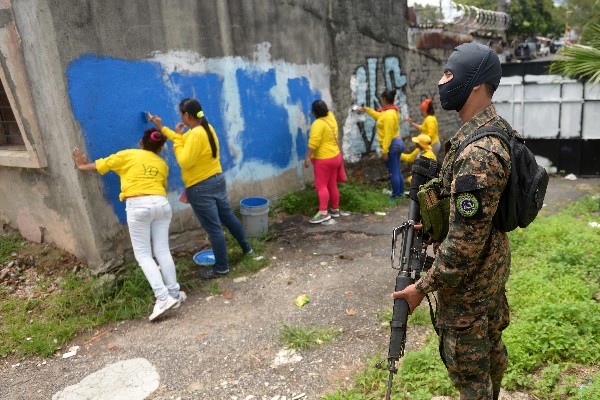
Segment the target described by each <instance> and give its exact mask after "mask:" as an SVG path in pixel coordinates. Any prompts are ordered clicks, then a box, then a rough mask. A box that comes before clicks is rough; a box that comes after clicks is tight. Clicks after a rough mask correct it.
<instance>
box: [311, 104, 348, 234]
mask: <svg viewBox="0 0 600 400" xmlns="http://www.w3.org/2000/svg"><path fill="white" fill-rule="evenodd" d="M312 113H313V115H314V116H315V118H316V119H315V121H314V122H313V123H312V125H311V127H310V134H309V139H308V150H307V151H306V157H305V158H304V167H305V168H308V163H309V162H312V164H313V167H314V174H315V189H317V194H318V196H319V211H318V212H317V214H315V216H314V217H313V218H312V219H311V220H310V221H309V222H310V223H311V224H318V223H321V222H323V221H328V220H330V219H331V217H335V218H337V217H339V216H341V214H340V192H339V190H338V187H337V178H338V171H339V169H340V168H342V167H343V164H342V163H343V161H342V152H341V151H340V146H339V144H338V124H337V122H336V120H335V116H334V115H333V113H332V112H331V111H329V108H328V107H327V104H326V103H325V102H324V101H323V100H316V101H314V102H313V103H312ZM330 198H331V212H328V211H327V206H328V205H329V200H330Z"/></svg>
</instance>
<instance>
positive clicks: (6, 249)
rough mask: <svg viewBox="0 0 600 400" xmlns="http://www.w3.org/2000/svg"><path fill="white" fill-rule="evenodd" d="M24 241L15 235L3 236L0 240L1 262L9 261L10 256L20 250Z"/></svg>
mask: <svg viewBox="0 0 600 400" xmlns="http://www.w3.org/2000/svg"><path fill="white" fill-rule="evenodd" d="M22 240H23V238H21V237H20V236H19V235H16V234H14V233H12V234H9V235H6V236H2V237H1V238H0V262H5V261H7V260H9V259H10V255H11V254H12V253H13V252H14V251H15V250H17V249H18V248H19V244H20V242H21V241H22Z"/></svg>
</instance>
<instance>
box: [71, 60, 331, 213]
mask: <svg viewBox="0 0 600 400" xmlns="http://www.w3.org/2000/svg"><path fill="white" fill-rule="evenodd" d="M235 76H236V79H237V85H238V87H237V90H238V94H239V98H240V107H241V110H240V111H239V113H240V114H241V115H242V118H243V121H244V122H243V131H242V132H239V136H238V139H237V140H238V141H239V143H238V145H239V146H240V148H241V150H242V151H241V154H239V155H238V156H237V158H236V159H234V157H233V156H232V154H231V152H230V150H229V138H228V136H227V132H225V129H224V126H225V122H224V117H225V113H226V112H227V111H226V110H228V108H229V103H228V99H227V98H223V97H224V91H223V77H222V76H221V75H220V74H218V73H211V72H204V73H180V72H173V73H169V74H166V72H165V70H164V69H163V68H162V66H161V64H160V63H158V62H154V61H127V60H120V59H115V58H110V57H97V56H94V55H85V56H82V57H80V58H79V59H77V60H74V61H73V62H72V63H71V65H70V66H69V68H68V69H67V80H68V85H69V89H68V90H69V97H70V100H71V105H72V108H73V113H74V116H75V118H76V120H77V121H78V122H79V124H80V127H81V130H82V133H83V136H84V140H85V144H86V151H87V153H88V156H89V158H90V160H96V159H98V158H102V157H106V156H108V155H110V154H114V153H116V152H118V151H120V150H123V149H127V148H137V147H138V142H139V139H140V138H141V137H142V134H143V131H144V129H147V128H149V127H152V126H153V124H151V123H147V122H144V121H143V120H142V118H141V115H140V114H141V112H143V111H150V112H151V113H152V114H156V115H159V116H160V117H162V119H163V124H164V125H166V126H169V127H171V128H174V126H175V125H176V124H177V123H178V122H180V117H179V110H178V105H179V101H180V100H181V99H183V98H186V97H196V98H198V99H199V100H200V102H201V104H202V106H203V108H204V111H205V114H206V116H207V119H208V120H209V122H210V124H211V125H212V126H213V127H214V128H215V130H216V132H217V135H218V137H219V142H220V146H221V164H222V166H223V169H224V171H227V170H229V169H231V168H233V167H234V166H236V165H237V166H239V167H240V168H242V169H243V164H244V163H245V162H250V161H258V162H261V163H264V164H265V165H266V166H267V167H270V168H273V171H274V172H273V174H274V175H275V174H277V173H281V172H282V171H283V170H284V169H286V168H288V166H289V165H290V161H291V159H292V158H296V157H298V156H300V157H303V156H304V153H305V152H306V140H307V136H308V133H307V132H306V133H304V132H291V130H290V126H289V123H288V120H289V115H288V111H287V110H286V108H285V106H284V105H282V104H279V103H277V102H276V101H275V99H274V98H273V96H272V95H271V93H270V91H271V89H273V88H274V87H275V85H276V82H277V80H276V71H275V70H274V69H269V70H267V71H264V70H263V69H257V68H254V67H253V66H252V65H251V64H248V65H247V66H244V67H243V68H242V67H240V68H238V69H237V70H236V71H235ZM315 93H317V92H315V91H314V90H313V89H311V87H310V83H309V81H308V79H306V78H300V79H290V80H289V81H288V96H289V97H288V98H289V99H291V100H292V102H297V101H300V102H301V104H302V109H303V111H304V112H305V113H306V115H307V118H309V115H310V114H309V107H310V104H309V103H310V101H312V100H313V99H315V98H317V97H320V95H319V94H318V93H317V94H315ZM284 100H285V99H284ZM303 134H304V137H302V136H303ZM294 137H295V141H294ZM294 147H295V148H296V154H294V153H293V149H294ZM161 156H162V157H163V158H164V159H165V161H166V162H167V165H168V166H169V186H168V188H167V190H168V191H170V192H173V191H174V192H181V191H182V190H183V188H184V185H183V182H182V180H181V169H180V167H179V165H178V164H177V160H176V158H175V156H174V154H173V152H172V148H171V146H170V145H169V146H168V148H167V149H166V150H164V151H163V152H162V153H161ZM102 182H103V191H104V195H105V197H106V200H107V201H108V202H109V203H110V204H112V205H113V209H114V212H115V214H116V215H117V217H118V218H119V220H120V221H121V222H122V223H125V222H126V215H125V204H124V203H122V202H120V201H119V193H120V181H119V178H118V176H117V175H116V174H114V173H108V174H106V175H104V176H103V177H102Z"/></svg>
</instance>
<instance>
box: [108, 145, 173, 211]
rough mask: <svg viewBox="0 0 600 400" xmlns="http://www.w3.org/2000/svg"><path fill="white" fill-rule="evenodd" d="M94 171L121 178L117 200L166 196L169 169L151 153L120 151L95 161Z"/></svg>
mask: <svg viewBox="0 0 600 400" xmlns="http://www.w3.org/2000/svg"><path fill="white" fill-rule="evenodd" d="M96 170H97V171H98V172H99V173H100V174H101V175H104V174H106V173H107V172H108V171H114V172H115V173H116V174H117V175H119V177H120V178H121V193H120V194H119V200H121V201H123V199H125V198H127V197H133V196H143V195H149V194H157V195H162V196H166V195H167V192H166V190H165V188H166V187H167V176H168V175H169V167H167V163H166V162H165V160H163V159H162V158H160V156H159V155H158V154H156V153H154V152H152V151H148V150H141V149H128V150H122V151H119V152H118V153H115V154H113V155H110V156H108V157H106V158H99V159H97V160H96Z"/></svg>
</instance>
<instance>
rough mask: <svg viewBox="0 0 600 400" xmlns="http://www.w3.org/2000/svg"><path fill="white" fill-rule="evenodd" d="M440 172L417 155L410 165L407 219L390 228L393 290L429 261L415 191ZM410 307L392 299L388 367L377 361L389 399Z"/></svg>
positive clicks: (414, 276)
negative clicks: (394, 272) (394, 271)
mask: <svg viewBox="0 0 600 400" xmlns="http://www.w3.org/2000/svg"><path fill="white" fill-rule="evenodd" d="M438 172H439V166H438V164H437V162H436V161H433V160H429V159H422V158H418V159H417V160H415V164H414V165H413V168H412V174H413V178H412V183H411V188H410V192H409V206H408V220H407V221H406V222H404V223H403V224H402V225H401V226H399V227H397V228H395V229H394V230H393V232H392V256H391V261H392V268H394V269H398V270H399V271H398V275H397V276H396V286H395V291H396V292H399V291H401V290H404V289H405V288H406V287H407V286H409V285H412V284H413V283H415V280H416V279H418V278H419V276H420V273H421V271H422V270H423V269H425V268H426V267H427V265H431V262H432V259H431V257H429V256H427V255H426V250H424V249H423V243H424V239H423V234H422V231H421V230H420V229H415V227H414V225H415V224H416V223H418V222H419V221H420V213H419V202H418V198H417V192H418V190H419V186H421V185H422V184H424V183H426V182H427V181H428V180H430V179H433V178H434V177H435V176H436V175H437V174H438ZM399 234H400V235H402V244H401V251H400V255H399V260H398V266H396V265H395V264H396V240H397V238H398V235H399ZM409 314H410V310H409V307H408V303H407V302H406V300H404V299H394V309H393V314H392V320H391V321H390V345H389V348H388V356H387V368H384V367H383V366H382V365H381V364H382V363H381V362H380V363H378V364H377V366H378V367H379V368H382V369H387V370H388V371H389V373H390V374H389V378H388V387H387V392H386V399H387V400H390V399H391V394H392V382H393V377H394V374H395V373H397V372H398V366H397V363H398V361H399V360H400V357H402V356H404V346H405V344H406V328H407V321H408V315H409Z"/></svg>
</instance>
